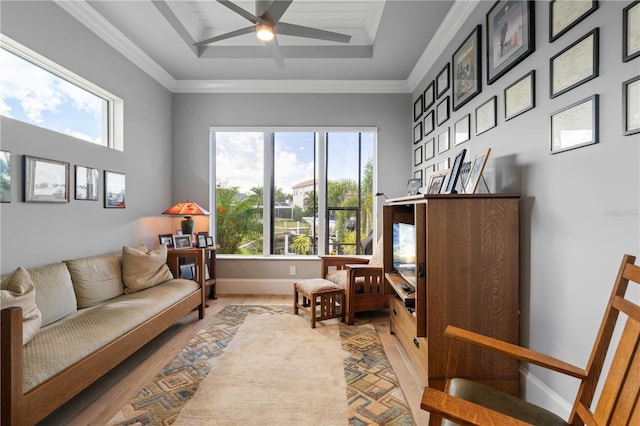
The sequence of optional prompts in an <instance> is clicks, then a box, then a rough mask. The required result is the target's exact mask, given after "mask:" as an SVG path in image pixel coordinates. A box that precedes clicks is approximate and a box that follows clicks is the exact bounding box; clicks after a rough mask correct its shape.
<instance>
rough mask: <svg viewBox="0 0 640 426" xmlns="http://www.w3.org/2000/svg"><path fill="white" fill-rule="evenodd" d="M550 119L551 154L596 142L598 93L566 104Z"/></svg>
mask: <svg viewBox="0 0 640 426" xmlns="http://www.w3.org/2000/svg"><path fill="white" fill-rule="evenodd" d="M550 119H551V147H550V150H551V154H557V153H559V152H565V151H569V150H572V149H576V148H581V147H583V146H587V145H593V144H595V143H598V95H592V96H589V97H588V98H585V99H581V100H579V101H577V102H575V103H573V104H571V105H569V106H566V107H564V108H562V109H560V110H558V111H556V112H554V113H552V114H551V116H550Z"/></svg>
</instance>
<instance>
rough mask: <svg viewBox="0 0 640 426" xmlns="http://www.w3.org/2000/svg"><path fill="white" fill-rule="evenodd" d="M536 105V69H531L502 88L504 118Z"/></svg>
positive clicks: (512, 116) (509, 118) (521, 112)
mask: <svg viewBox="0 0 640 426" xmlns="http://www.w3.org/2000/svg"><path fill="white" fill-rule="evenodd" d="M535 106H536V71H535V70H532V71H530V72H528V73H527V74H525V75H524V76H522V77H520V78H519V79H518V80H516V81H515V82H514V83H512V84H511V85H510V86H507V87H506V88H505V89H504V119H505V121H508V120H511V119H512V118H514V117H517V116H518V115H520V114H523V113H525V112H527V111H529V110H531V109H533V108H535Z"/></svg>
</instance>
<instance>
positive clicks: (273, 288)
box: [216, 277, 304, 300]
mask: <svg viewBox="0 0 640 426" xmlns="http://www.w3.org/2000/svg"><path fill="white" fill-rule="evenodd" d="M303 279H304V278H302V277H297V278H292V279H288V280H287V279H263V278H260V279H241V278H216V293H217V294H291V295H292V297H293V284H294V283H295V282H298V281H300V280H303ZM292 300H293V299H292Z"/></svg>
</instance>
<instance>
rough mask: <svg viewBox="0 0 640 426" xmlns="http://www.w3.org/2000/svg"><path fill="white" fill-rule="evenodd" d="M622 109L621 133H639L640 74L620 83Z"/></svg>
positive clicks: (626, 134)
mask: <svg viewBox="0 0 640 426" xmlns="http://www.w3.org/2000/svg"><path fill="white" fill-rule="evenodd" d="M622 111H623V113H622V120H623V121H622V126H623V127H622V129H623V134H624V135H625V136H628V135H633V134H635V133H640V75H639V76H637V77H633V78H632V79H629V80H627V81H625V82H623V83H622Z"/></svg>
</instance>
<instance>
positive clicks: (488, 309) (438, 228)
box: [383, 194, 519, 395]
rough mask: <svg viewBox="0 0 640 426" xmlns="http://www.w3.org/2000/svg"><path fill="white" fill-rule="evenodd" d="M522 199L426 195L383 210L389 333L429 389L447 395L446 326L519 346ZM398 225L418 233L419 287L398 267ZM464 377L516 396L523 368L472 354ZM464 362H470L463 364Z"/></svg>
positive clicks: (465, 351)
mask: <svg viewBox="0 0 640 426" xmlns="http://www.w3.org/2000/svg"><path fill="white" fill-rule="evenodd" d="M518 204H519V196H516V195H514V196H506V195H493V194H477V195H458V194H452V195H420V196H414V197H406V198H396V199H390V200H388V205H385V206H384V210H383V212H384V213H383V214H384V218H383V223H384V270H385V278H386V280H387V282H388V283H389V284H390V285H391V287H392V288H393V289H394V290H395V294H394V295H393V296H392V301H391V309H390V317H391V318H390V320H391V332H392V333H393V334H395V335H396V337H397V342H398V343H399V344H400V345H401V346H402V348H403V349H404V352H405V353H406V355H407V356H408V357H409V361H410V362H411V364H413V367H414V368H415V371H416V373H417V374H418V376H419V379H420V381H421V382H422V384H423V385H427V384H429V386H431V387H435V388H438V389H443V388H444V376H445V369H446V359H447V353H448V342H447V340H446V338H445V337H444V335H443V332H444V329H445V327H446V326H447V325H449V324H452V325H456V326H458V327H463V328H467V329H470V330H473V331H476V332H478V333H482V334H485V335H489V336H492V337H496V338H498V339H501V340H505V341H508V342H512V343H518V327H519V324H518V318H519V293H518V287H519V237H518V235H519V232H518V229H519V220H518ZM394 223H409V224H413V225H414V226H415V255H416V256H415V263H416V265H415V268H416V274H415V275H416V277H415V286H413V285H410V288H409V290H415V291H413V292H410V293H409V292H407V291H406V290H404V289H402V284H406V280H405V279H404V278H403V277H402V276H400V275H399V274H397V271H396V270H395V268H394V266H393V241H394V239H393V233H394V231H393V229H394V226H393V224H394ZM460 360H461V362H463V364H462V365H459V371H462V375H464V376H467V377H473V378H475V379H478V380H479V381H481V382H483V383H486V384H490V385H492V386H495V387H497V388H498V389H501V390H504V391H506V392H509V393H511V394H513V395H517V394H518V392H519V380H518V364H517V363H516V362H514V361H511V360H508V359H506V358H504V357H502V356H497V355H494V354H491V353H488V352H485V351H482V352H481V351H478V350H476V349H471V348H468V347H464V348H463V352H462V355H461V356H460ZM462 360H464V361H462Z"/></svg>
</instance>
